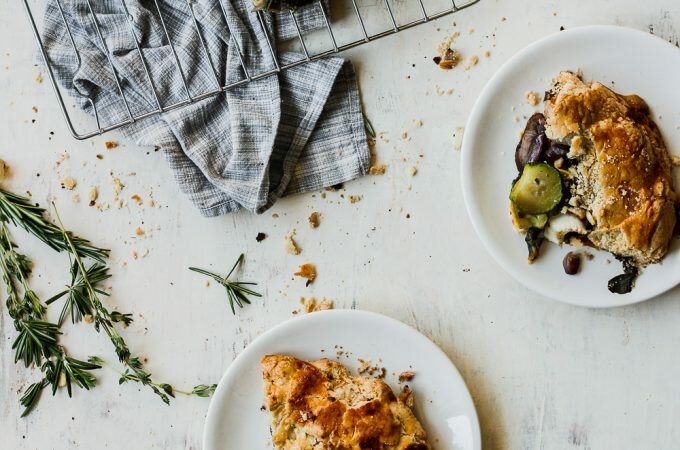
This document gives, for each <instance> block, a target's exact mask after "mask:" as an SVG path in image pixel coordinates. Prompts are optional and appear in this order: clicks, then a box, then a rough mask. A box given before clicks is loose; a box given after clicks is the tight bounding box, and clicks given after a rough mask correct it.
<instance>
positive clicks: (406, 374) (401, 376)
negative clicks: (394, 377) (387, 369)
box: [399, 372, 416, 383]
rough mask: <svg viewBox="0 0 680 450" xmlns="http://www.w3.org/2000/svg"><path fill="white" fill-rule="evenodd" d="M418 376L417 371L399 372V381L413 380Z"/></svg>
mask: <svg viewBox="0 0 680 450" xmlns="http://www.w3.org/2000/svg"><path fill="white" fill-rule="evenodd" d="M415 376H416V373H415V372H402V373H400V374H399V382H400V383H404V382H405V381H411V380H412V379H413V378H414V377H415Z"/></svg>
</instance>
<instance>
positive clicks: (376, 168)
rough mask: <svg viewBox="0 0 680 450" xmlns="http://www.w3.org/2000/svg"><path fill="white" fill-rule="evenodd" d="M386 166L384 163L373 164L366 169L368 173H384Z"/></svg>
mask: <svg viewBox="0 0 680 450" xmlns="http://www.w3.org/2000/svg"><path fill="white" fill-rule="evenodd" d="M386 169H387V166H386V165H385V164H374V165H372V166H371V167H370V168H369V169H368V173H369V175H385V170H386Z"/></svg>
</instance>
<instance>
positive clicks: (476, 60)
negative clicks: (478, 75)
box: [465, 55, 479, 70]
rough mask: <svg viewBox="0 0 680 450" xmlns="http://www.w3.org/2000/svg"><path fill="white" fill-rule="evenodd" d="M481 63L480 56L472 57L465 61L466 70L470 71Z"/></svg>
mask: <svg viewBox="0 0 680 450" xmlns="http://www.w3.org/2000/svg"><path fill="white" fill-rule="evenodd" d="M478 63H479V56H477V55H472V56H470V57H469V58H468V59H467V61H465V70H470V69H472V68H473V67H474V66H476V65H477V64H478Z"/></svg>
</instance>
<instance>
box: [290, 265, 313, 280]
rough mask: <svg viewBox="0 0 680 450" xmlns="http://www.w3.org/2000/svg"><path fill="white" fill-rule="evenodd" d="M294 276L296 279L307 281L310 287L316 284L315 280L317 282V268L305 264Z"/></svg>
mask: <svg viewBox="0 0 680 450" xmlns="http://www.w3.org/2000/svg"><path fill="white" fill-rule="evenodd" d="M293 275H294V276H296V277H301V278H305V279H306V280H307V286H309V285H310V284H312V283H313V282H314V280H316V266H315V265H314V264H311V263H306V264H303V265H301V266H300V268H299V269H298V271H297V272H295V273H294V274H293Z"/></svg>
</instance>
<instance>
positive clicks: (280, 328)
mask: <svg viewBox="0 0 680 450" xmlns="http://www.w3.org/2000/svg"><path fill="white" fill-rule="evenodd" d="M357 315H362V316H366V317H367V318H373V319H375V320H380V321H383V322H387V323H389V324H391V325H394V326H396V327H398V328H402V329H403V330H404V331H406V332H408V333H410V334H411V335H413V336H417V337H418V338H419V339H421V340H422V341H423V342H426V343H427V344H429V345H430V346H431V347H432V348H433V350H434V351H436V352H438V353H439V354H440V355H441V356H442V357H443V360H444V361H446V363H447V364H449V365H450V367H451V369H452V370H453V373H455V375H456V376H457V378H458V379H457V382H459V383H460V384H461V385H462V386H463V387H464V388H465V392H466V393H467V401H468V402H469V404H470V406H471V410H472V412H473V413H474V416H473V417H470V419H471V420H472V421H473V422H472V423H473V425H474V426H473V430H472V432H473V435H474V438H475V439H476V443H477V444H478V445H477V446H475V447H474V448H475V450H476V449H482V448H483V446H482V436H481V424H480V422H479V414H478V413H477V407H476V406H475V401H474V398H473V397H472V393H471V392H470V388H469V387H468V385H467V383H466V382H465V379H464V378H463V376H462V375H461V373H460V371H459V370H458V368H457V367H456V365H455V364H454V363H453V361H452V360H451V358H450V357H449V356H448V355H447V354H446V353H445V352H444V350H442V349H441V347H439V346H438V345H437V344H436V343H435V342H434V341H432V340H431V339H430V338H429V337H427V336H426V335H425V334H423V333H421V332H420V331H418V330H417V329H416V328H414V327H412V326H410V325H408V324H405V323H404V322H401V321H400V320H397V319H395V318H392V317H389V316H386V315H384V314H380V313H376V312H373V311H365V310H359V309H332V310H327V311H316V312H313V313H310V314H305V315H303V316H297V317H293V318H290V319H288V320H285V321H283V322H281V323H279V324H277V325H275V326H273V327H272V328H270V329H269V330H267V331H265V332H264V333H262V334H261V335H259V336H258V337H256V338H255V339H254V340H253V341H252V342H251V343H250V344H249V345H247V346H246V348H245V349H243V350H242V351H241V353H239V354H238V355H237V356H236V358H234V360H233V361H232V362H231V364H229V366H228V367H227V369H226V370H225V371H224V374H223V375H222V377H221V378H220V381H219V382H218V384H217V389H216V390H215V394H213V396H212V397H211V399H210V404H209V405H208V411H207V413H206V417H205V422H204V425H203V436H202V438H203V442H202V445H201V448H202V449H203V450H210V449H209V448H208V440H209V439H208V435H209V434H210V432H211V431H212V430H213V427H214V426H216V425H215V424H214V421H215V419H212V420H211V417H215V414H216V413H215V408H216V406H215V405H216V402H215V399H216V397H217V395H218V393H219V392H220V388H221V387H222V386H224V385H225V384H224V383H225V381H226V380H227V379H228V378H229V377H230V376H231V374H232V373H233V372H235V371H236V370H237V369H238V368H240V367H241V366H242V365H243V364H245V362H244V361H246V356H244V355H247V354H248V353H249V349H251V348H255V347H256V344H257V343H259V342H262V341H264V340H266V339H267V338H269V337H270V336H271V335H274V334H277V333H280V332H284V331H286V330H287V329H289V328H291V327H298V326H301V325H304V324H305V323H307V322H315V321H322V320H324V318H326V317H329V316H337V317H338V318H342V317H343V316H345V317H352V316H354V317H355V316H357Z"/></svg>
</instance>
